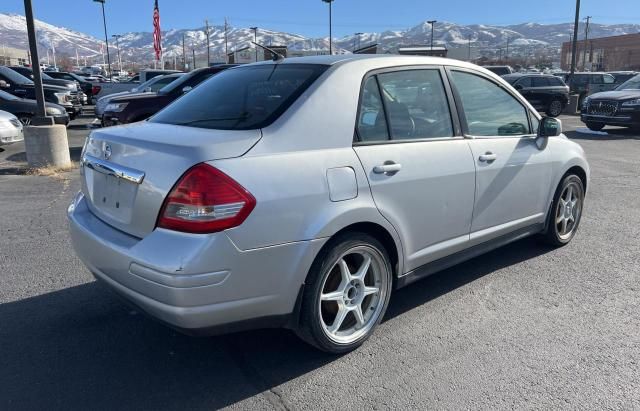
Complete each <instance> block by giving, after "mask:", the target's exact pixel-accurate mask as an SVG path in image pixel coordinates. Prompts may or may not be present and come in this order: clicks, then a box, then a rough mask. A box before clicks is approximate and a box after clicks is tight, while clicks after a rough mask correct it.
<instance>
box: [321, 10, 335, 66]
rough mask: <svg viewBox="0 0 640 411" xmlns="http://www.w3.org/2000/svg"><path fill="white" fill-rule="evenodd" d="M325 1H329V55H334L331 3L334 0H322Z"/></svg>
mask: <svg viewBox="0 0 640 411" xmlns="http://www.w3.org/2000/svg"><path fill="white" fill-rule="evenodd" d="M322 2H323V3H329V55H333V28H332V21H331V19H332V17H333V16H332V13H331V3H333V0H322Z"/></svg>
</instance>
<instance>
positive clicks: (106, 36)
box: [93, 0, 111, 80]
mask: <svg viewBox="0 0 640 411" xmlns="http://www.w3.org/2000/svg"><path fill="white" fill-rule="evenodd" d="M93 1H94V2H96V3H100V5H101V6H102V24H103V26H104V42H105V44H106V45H107V65H108V66H109V80H111V58H110V57H109V36H108V35H107V18H106V17H105V15H104V2H105V0H93Z"/></svg>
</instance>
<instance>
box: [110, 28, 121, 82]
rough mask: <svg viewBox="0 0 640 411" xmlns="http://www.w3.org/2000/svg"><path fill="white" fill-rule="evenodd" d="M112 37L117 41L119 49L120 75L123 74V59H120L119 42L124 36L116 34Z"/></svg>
mask: <svg viewBox="0 0 640 411" xmlns="http://www.w3.org/2000/svg"><path fill="white" fill-rule="evenodd" d="M111 37H113V38H114V39H116V48H117V49H118V66H119V67H120V74H122V59H120V42H119V41H118V40H120V37H122V34H114V35H112V36H111Z"/></svg>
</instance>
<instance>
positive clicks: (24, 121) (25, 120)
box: [18, 116, 31, 126]
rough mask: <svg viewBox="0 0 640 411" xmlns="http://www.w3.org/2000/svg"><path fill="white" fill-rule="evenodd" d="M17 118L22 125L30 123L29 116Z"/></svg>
mask: <svg viewBox="0 0 640 411" xmlns="http://www.w3.org/2000/svg"><path fill="white" fill-rule="evenodd" d="M18 120H20V122H21V123H22V125H23V126H30V125H31V117H29V116H22V117H20V118H19V119H18Z"/></svg>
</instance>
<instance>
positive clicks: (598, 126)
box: [586, 121, 605, 131]
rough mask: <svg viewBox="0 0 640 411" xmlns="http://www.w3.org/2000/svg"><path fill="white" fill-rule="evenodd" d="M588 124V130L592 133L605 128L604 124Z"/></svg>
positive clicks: (589, 122)
mask: <svg viewBox="0 0 640 411" xmlns="http://www.w3.org/2000/svg"><path fill="white" fill-rule="evenodd" d="M586 124H587V128H588V129H589V130H591V131H600V130H602V129H603V128H604V126H605V124H604V123H593V122H591V121H588V122H587V123H586Z"/></svg>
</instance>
